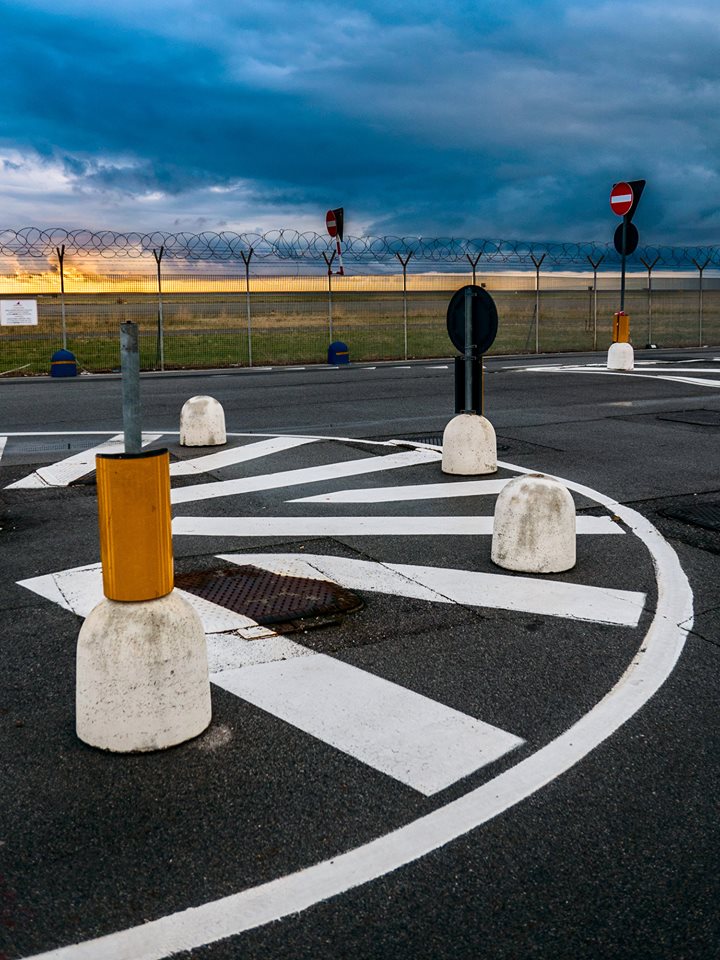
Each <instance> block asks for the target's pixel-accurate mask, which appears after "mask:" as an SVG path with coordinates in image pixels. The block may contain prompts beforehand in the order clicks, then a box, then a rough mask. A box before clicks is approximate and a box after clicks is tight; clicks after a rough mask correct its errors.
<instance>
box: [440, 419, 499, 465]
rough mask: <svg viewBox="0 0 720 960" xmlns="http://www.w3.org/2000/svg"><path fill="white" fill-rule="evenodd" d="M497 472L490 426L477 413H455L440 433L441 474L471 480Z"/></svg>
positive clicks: (493, 439) (494, 439)
mask: <svg viewBox="0 0 720 960" xmlns="http://www.w3.org/2000/svg"><path fill="white" fill-rule="evenodd" d="M496 470H497V440H496V438H495V430H494V429H493V425H492V424H491V423H490V421H489V420H486V419H485V417H483V416H480V415H479V414H477V413H459V414H458V415H457V416H456V417H453V419H452V420H451V421H450V423H448V425H447V426H446V427H445V432H444V433H443V455H442V471H443V473H455V474H459V475H461V476H466V477H467V476H475V475H477V474H483V473H495V472H496Z"/></svg>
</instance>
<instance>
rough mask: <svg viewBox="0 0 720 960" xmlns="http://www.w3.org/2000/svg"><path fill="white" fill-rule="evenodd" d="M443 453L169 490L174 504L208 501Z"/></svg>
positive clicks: (373, 459) (405, 455)
mask: <svg viewBox="0 0 720 960" xmlns="http://www.w3.org/2000/svg"><path fill="white" fill-rule="evenodd" d="M441 456H442V454H441V452H440V451H439V450H411V451H408V452H407V453H392V454H386V455H384V456H380V457H366V458H364V459H362V460H342V461H339V462H337V463H328V464H325V465H324V466H319V467H303V468H300V469H299V470H284V471H281V472H279V473H268V474H263V476H260V477H243V478H241V479H239V480H220V481H218V482H216V483H200V484H195V485H194V486H191V487H179V488H178V489H176V490H173V491H172V502H173V503H188V502H195V501H197V500H209V499H211V498H213V497H231V496H235V495H236V494H238V493H253V492H255V491H257V490H274V489H276V488H277V487H291V486H295V485H296V484H299V483H317V482H318V481H320V480H337V479H340V478H342V477H354V476H358V475H360V474H364V473H377V472H378V471H381V470H394V469H398V468H400V467H411V466H415V465H416V464H418V463H431V462H433V461H436V460H438V459H440V457H441Z"/></svg>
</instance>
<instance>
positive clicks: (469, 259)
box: [465, 250, 482, 286]
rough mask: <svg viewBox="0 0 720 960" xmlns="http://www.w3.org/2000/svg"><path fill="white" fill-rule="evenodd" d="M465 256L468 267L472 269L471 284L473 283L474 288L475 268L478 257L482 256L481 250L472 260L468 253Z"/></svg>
mask: <svg viewBox="0 0 720 960" xmlns="http://www.w3.org/2000/svg"><path fill="white" fill-rule="evenodd" d="M465 256H466V257H467V258H468V261H469V262H470V266H471V267H472V277H473V279H472V282H473V286H475V267H476V266H477V265H478V262H479V260H480V257H481V256H482V250H481V251H480V253H479V254H478V255H477V256H476V257H475V259H474V260H473V258H472V257H471V256H470V254H469V253H466V254H465Z"/></svg>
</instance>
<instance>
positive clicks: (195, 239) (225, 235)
mask: <svg viewBox="0 0 720 960" xmlns="http://www.w3.org/2000/svg"><path fill="white" fill-rule="evenodd" d="M63 247H64V253H65V254H69V255H71V256H79V257H94V258H99V259H105V260H113V259H115V260H118V259H127V258H129V259H139V258H143V257H148V258H152V257H153V252H154V251H155V252H159V251H160V249H162V254H163V256H164V257H166V258H168V259H171V260H175V261H184V262H193V261H214V262H222V261H224V262H231V261H238V262H240V261H242V260H243V257H245V258H247V257H248V256H250V255H251V256H252V257H253V258H257V259H260V260H263V261H265V262H268V263H287V262H289V261H291V262H308V261H314V262H316V261H322V259H323V254H331V253H332V252H333V251H334V249H335V241H334V240H331V238H329V237H328V236H327V235H324V234H319V233H314V232H311V231H306V232H300V231H297V230H290V229H279V230H270V231H268V232H267V233H232V232H224V231H223V232H220V233H213V232H203V233H184V232H183V233H166V232H164V231H159V230H156V231H152V232H150V233H140V232H131V233H119V232H116V231H113V230H101V231H97V232H95V231H92V230H67V229H64V228H62V227H51V228H47V229H41V228H39V227H23V228H21V229H19V230H15V229H2V230H0V256H5V257H13V258H23V257H37V258H52V257H55V256H56V255H57V251H58V249H60V248H63ZM408 255H410V257H411V259H412V261H413V262H414V263H417V262H420V263H426V264H456V263H466V262H467V261H470V262H471V263H473V262H476V263H477V264H478V265H480V264H482V265H483V266H485V265H488V264H497V265H504V266H512V265H517V266H534V267H536V268H539V265H540V261H542V267H543V269H546V268H548V267H569V266H582V267H583V268H585V269H587V267H588V266H589V265H590V266H592V267H593V268H595V266H596V265H602V267H603V268H604V267H607V266H613V265H615V264H617V263H618V262H619V260H620V257H619V255H618V254H617V252H616V251H615V248H614V246H613V244H611V243H599V242H596V241H589V242H585V243H554V242H539V241H537V242H536V241H531V242H530V241H522V240H494V239H492V240H491V239H459V238H455V237H432V238H431V237H401V236H385V237H351V236H348V237H345V239H344V241H343V258H344V259H345V260H346V261H348V262H351V263H354V264H357V265H372V264H378V265H380V264H387V263H393V262H397V261H398V259H400V258H402V259H403V260H404V259H405V258H406V257H408ZM632 260H633V261H637V262H640V263H644V265H645V266H646V267H648V268H654V267H674V268H678V267H685V268H690V267H693V266H694V267H695V268H697V269H698V270H700V269H703V270H704V269H705V268H707V267H713V266H718V265H720V247H714V246H706V247H691V246H677V247H675V246H643V247H638V249H637V251H636V252H635V253H634V254H633V257H632Z"/></svg>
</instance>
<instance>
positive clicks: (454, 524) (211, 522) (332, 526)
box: [172, 481, 625, 537]
mask: <svg viewBox="0 0 720 960" xmlns="http://www.w3.org/2000/svg"><path fill="white" fill-rule="evenodd" d="M228 482H229V483H232V482H233V481H228ZM219 485H220V484H217V486H219ZM185 489H187V488H185ZM492 530H493V518H492V517H175V519H174V520H173V524H172V532H173V535H174V536H189V537H408V536H409V537H442V536H450V537H467V536H470V537H475V536H491V535H492ZM576 530H577V533H578V534H580V535H583V534H590V535H610V536H614V535H617V534H624V532H625V531H624V530H623V528H622V527H621V526H619V525H618V524H617V523H615V522H614V521H613V520H612V518H611V517H607V516H603V517H585V516H580V517H578V518H577V526H576Z"/></svg>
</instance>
